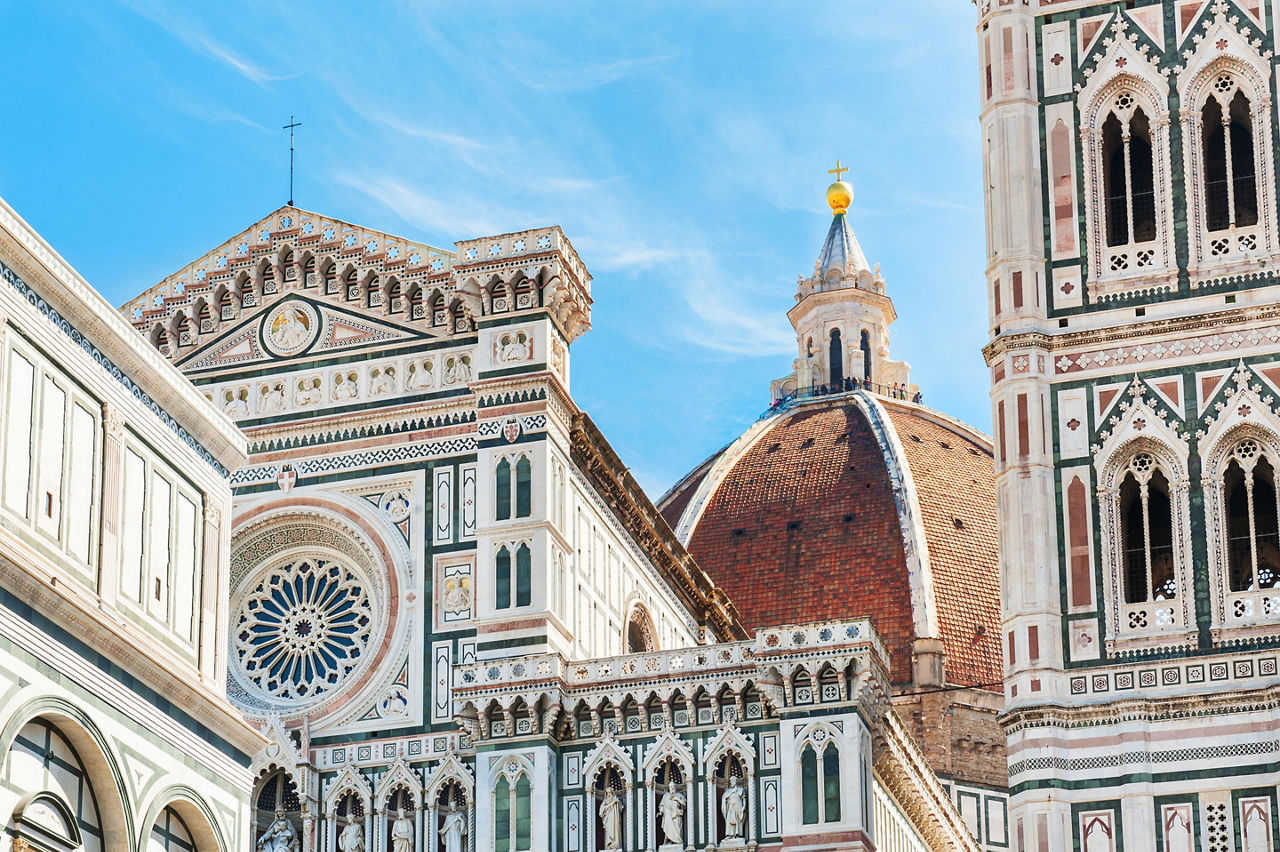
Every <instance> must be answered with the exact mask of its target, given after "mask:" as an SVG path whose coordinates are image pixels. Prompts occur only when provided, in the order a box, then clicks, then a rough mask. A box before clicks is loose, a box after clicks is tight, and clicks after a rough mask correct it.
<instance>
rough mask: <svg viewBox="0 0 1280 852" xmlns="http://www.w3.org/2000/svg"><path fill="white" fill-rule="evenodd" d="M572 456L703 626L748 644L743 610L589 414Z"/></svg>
mask: <svg viewBox="0 0 1280 852" xmlns="http://www.w3.org/2000/svg"><path fill="white" fill-rule="evenodd" d="M570 451H571V456H572V459H573V461H574V463H575V464H576V465H577V466H578V468H579V469H580V470H581V471H582V473H583V474H584V475H585V476H586V477H587V480H588V481H589V482H590V483H591V485H592V486H593V487H594V488H595V489H596V491H597V492H599V494H600V496H601V497H603V498H604V499H605V502H606V503H607V504H608V505H609V508H610V509H611V510H612V511H613V514H614V516H615V517H616V518H617V519H618V521H619V522H620V523H621V524H622V526H623V527H624V528H625V529H626V531H627V533H628V534H629V535H630V536H631V538H632V539H633V540H634V541H635V542H636V543H637V544H638V545H640V547H641V548H643V550H644V552H645V553H646V554H647V555H648V557H649V558H650V559H651V560H652V561H653V563H654V565H655V566H657V568H658V569H659V571H661V572H662V574H663V576H664V577H665V578H666V579H667V581H668V582H669V583H670V584H671V585H672V588H673V589H674V590H675V591H676V593H677V594H678V595H680V597H681V599H682V600H683V602H684V603H685V605H686V606H687V607H688V608H689V609H690V611H691V612H693V613H694V614H696V615H697V616H698V619H699V622H700V623H701V624H703V625H704V626H705V627H708V628H710V629H711V631H712V633H713V634H714V635H715V636H716V637H717V638H718V639H721V640H726V639H745V638H747V635H748V634H747V630H746V628H745V627H744V626H743V625H742V622H741V621H740V620H739V618H738V610H737V608H736V607H735V606H734V605H733V603H732V601H730V600H729V597H728V595H726V594H725V593H724V591H723V590H721V589H720V588H719V587H718V586H716V584H715V583H714V582H712V580H711V578H710V577H709V576H707V573H706V572H705V571H703V570H702V568H701V567H700V566H699V565H698V563H697V562H695V561H694V559H693V557H692V556H690V555H689V552H688V551H687V550H685V549H684V545H682V544H681V543H680V541H679V539H677V538H676V536H675V533H673V532H672V531H671V527H670V526H668V525H667V522H666V520H664V519H663V517H662V515H661V514H659V512H658V509H657V507H655V506H654V505H653V503H652V502H651V501H650V500H649V497H648V495H647V494H645V492H644V489H643V488H641V487H640V484H639V483H638V482H636V480H635V477H634V476H632V475H631V472H630V471H629V470H627V468H626V466H625V465H623V463H622V460H621V459H619V458H618V455H617V454H616V453H615V452H614V451H613V448H612V447H611V446H609V442H608V441H606V440H605V437H604V435H602V434H601V433H600V430H599V429H598V428H597V427H596V425H595V423H593V422H592V420H591V418H590V417H588V416H587V414H586V413H585V412H578V413H576V414H574V415H573V423H572V431H571V433H570Z"/></svg>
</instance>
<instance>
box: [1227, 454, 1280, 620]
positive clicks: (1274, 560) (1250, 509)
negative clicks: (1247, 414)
mask: <svg viewBox="0 0 1280 852" xmlns="http://www.w3.org/2000/svg"><path fill="white" fill-rule="evenodd" d="M1222 486H1223V491H1224V494H1225V497H1226V508H1227V526H1226V531H1227V564H1228V570H1227V575H1228V588H1229V589H1230V591H1232V592H1250V591H1257V590H1260V589H1275V588H1280V524H1278V523H1277V518H1278V515H1280V504H1278V503H1277V499H1276V498H1277V494H1276V474H1275V468H1274V467H1273V466H1272V464H1271V462H1270V461H1269V460H1268V459H1267V458H1266V457H1265V456H1263V455H1262V453H1261V448H1260V447H1259V446H1258V442H1257V441H1255V440H1253V439H1252V438H1247V439H1245V440H1243V441H1241V442H1240V443H1239V444H1237V445H1236V447H1235V449H1234V450H1232V459H1231V463H1230V464H1229V465H1227V470H1226V473H1225V475H1224V476H1223V482H1222ZM1276 614H1280V613H1276Z"/></svg>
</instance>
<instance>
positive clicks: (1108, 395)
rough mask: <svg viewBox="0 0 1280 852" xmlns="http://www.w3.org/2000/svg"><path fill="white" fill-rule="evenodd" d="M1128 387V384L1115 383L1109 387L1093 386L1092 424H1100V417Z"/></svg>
mask: <svg viewBox="0 0 1280 852" xmlns="http://www.w3.org/2000/svg"><path fill="white" fill-rule="evenodd" d="M1128 386H1129V383H1128V382H1116V383H1114V384H1109V385H1095V386H1094V388H1093V422H1094V423H1101V422H1102V415H1103V414H1105V413H1106V412H1107V409H1109V408H1110V407H1111V404H1112V403H1114V402H1115V401H1116V397H1117V396H1119V395H1120V393H1121V392H1122V391H1123V390H1124V389H1125V388H1126V387H1128Z"/></svg>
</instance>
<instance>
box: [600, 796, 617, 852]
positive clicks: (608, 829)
mask: <svg viewBox="0 0 1280 852" xmlns="http://www.w3.org/2000/svg"><path fill="white" fill-rule="evenodd" d="M600 824H601V825H602V826H604V848H605V849H621V848H622V799H620V798H618V794H617V793H615V792H614V791H613V790H612V789H610V790H609V791H608V792H606V793H605V794H604V800H603V801H601V802H600Z"/></svg>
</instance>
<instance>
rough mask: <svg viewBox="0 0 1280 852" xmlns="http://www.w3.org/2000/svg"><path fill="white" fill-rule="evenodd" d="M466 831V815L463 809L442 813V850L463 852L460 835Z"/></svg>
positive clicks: (445, 851)
mask: <svg viewBox="0 0 1280 852" xmlns="http://www.w3.org/2000/svg"><path fill="white" fill-rule="evenodd" d="M466 831H467V816H466V814H465V813H464V812H463V811H460V810H457V811H450V812H449V813H447V814H445V815H444V825H443V826H441V828H440V833H441V834H442V835H443V836H444V852H463V850H464V849H465V848H466V847H464V846H463V845H462V835H464V834H465V833H466Z"/></svg>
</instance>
